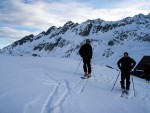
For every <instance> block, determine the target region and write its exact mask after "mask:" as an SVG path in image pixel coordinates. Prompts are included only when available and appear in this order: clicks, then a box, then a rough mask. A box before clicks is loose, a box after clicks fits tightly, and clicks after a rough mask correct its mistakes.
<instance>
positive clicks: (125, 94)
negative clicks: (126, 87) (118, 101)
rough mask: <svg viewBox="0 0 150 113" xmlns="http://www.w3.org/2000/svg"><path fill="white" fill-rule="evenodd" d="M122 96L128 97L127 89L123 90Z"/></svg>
mask: <svg viewBox="0 0 150 113" xmlns="http://www.w3.org/2000/svg"><path fill="white" fill-rule="evenodd" d="M120 97H125V98H126V99H128V92H127V91H124V92H122V94H121V95H120Z"/></svg>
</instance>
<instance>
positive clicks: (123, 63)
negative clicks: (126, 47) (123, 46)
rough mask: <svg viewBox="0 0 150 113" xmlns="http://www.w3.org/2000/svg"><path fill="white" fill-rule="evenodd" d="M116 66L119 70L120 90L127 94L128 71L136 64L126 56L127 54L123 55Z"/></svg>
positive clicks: (128, 83) (128, 87)
mask: <svg viewBox="0 0 150 113" xmlns="http://www.w3.org/2000/svg"><path fill="white" fill-rule="evenodd" d="M117 65H118V67H119V69H120V70H121V81H120V83H121V89H122V92H127V93H128V91H129V89H130V71H131V70H132V69H133V68H134V66H135V65H136V62H135V61H134V60H133V59H132V58H130V57H129V56H128V53H127V52H125V53H124V57H122V58H121V59H120V60H119V61H118V62H117ZM125 79H126V88H125V85H124V83H125Z"/></svg>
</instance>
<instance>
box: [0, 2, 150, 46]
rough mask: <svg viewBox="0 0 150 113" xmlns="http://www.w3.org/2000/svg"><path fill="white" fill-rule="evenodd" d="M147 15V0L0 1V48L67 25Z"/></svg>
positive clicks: (148, 4)
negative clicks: (50, 28) (98, 19)
mask: <svg viewBox="0 0 150 113" xmlns="http://www.w3.org/2000/svg"><path fill="white" fill-rule="evenodd" d="M139 13H143V14H145V15H147V14H149V13H150V0H0V48H3V47H5V46H7V45H9V44H11V43H12V42H14V41H16V40H18V39H21V38H23V37H24V36H26V35H29V34H34V35H37V34H38V33H40V32H42V31H46V30H47V29H48V28H49V27H51V26H56V27H59V26H62V25H63V24H65V23H66V22H67V21H73V22H78V23H81V22H83V21H86V20H87V19H97V18H101V19H103V20H107V21H116V20H120V19H123V18H125V17H129V16H130V17H132V16H134V15H137V14H139Z"/></svg>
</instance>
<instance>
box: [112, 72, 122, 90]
mask: <svg viewBox="0 0 150 113" xmlns="http://www.w3.org/2000/svg"><path fill="white" fill-rule="evenodd" d="M119 75H120V71H119V74H118V76H117V79H116V81H115V83H114V85H113V87H112V89H111V92H112V91H113V89H114V87H115V85H116V82H117V80H118V77H119Z"/></svg>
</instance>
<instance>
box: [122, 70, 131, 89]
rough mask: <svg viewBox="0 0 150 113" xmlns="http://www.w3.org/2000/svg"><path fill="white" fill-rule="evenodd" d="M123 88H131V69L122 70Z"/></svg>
mask: <svg viewBox="0 0 150 113" xmlns="http://www.w3.org/2000/svg"><path fill="white" fill-rule="evenodd" d="M125 80H126V88H125V85H124V84H125ZM120 83H121V88H122V89H126V90H129V89H130V71H129V70H121V81H120Z"/></svg>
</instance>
